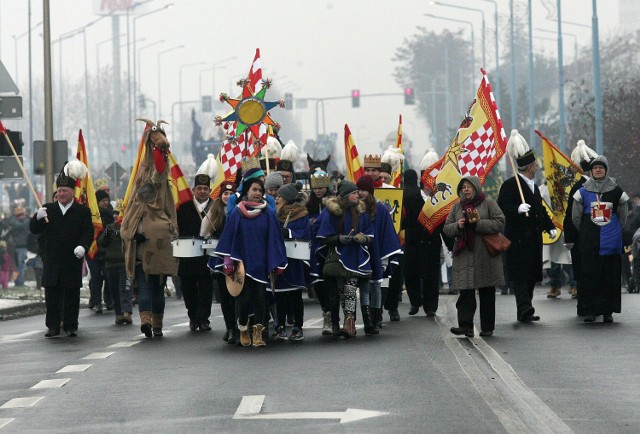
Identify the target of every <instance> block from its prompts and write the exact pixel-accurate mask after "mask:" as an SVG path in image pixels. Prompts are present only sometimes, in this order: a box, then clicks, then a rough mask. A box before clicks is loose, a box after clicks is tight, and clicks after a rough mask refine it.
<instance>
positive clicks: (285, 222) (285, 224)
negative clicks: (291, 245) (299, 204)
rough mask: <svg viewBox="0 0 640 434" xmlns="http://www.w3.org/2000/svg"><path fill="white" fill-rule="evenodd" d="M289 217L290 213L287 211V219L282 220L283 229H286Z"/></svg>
mask: <svg viewBox="0 0 640 434" xmlns="http://www.w3.org/2000/svg"><path fill="white" fill-rule="evenodd" d="M289 217H291V211H289V214H287V218H286V219H285V220H284V225H282V227H283V228H284V229H286V228H287V225H288V224H289Z"/></svg>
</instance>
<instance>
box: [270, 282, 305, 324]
mask: <svg viewBox="0 0 640 434" xmlns="http://www.w3.org/2000/svg"><path fill="white" fill-rule="evenodd" d="M276 306H277V307H276V312H277V315H278V324H279V325H281V326H283V325H285V324H286V320H287V314H289V313H290V312H289V309H282V307H283V306H288V307H290V308H291V310H292V312H291V313H293V318H294V324H293V325H294V327H298V328H302V323H303V318H304V302H303V301H302V289H296V290H295V291H281V292H276Z"/></svg>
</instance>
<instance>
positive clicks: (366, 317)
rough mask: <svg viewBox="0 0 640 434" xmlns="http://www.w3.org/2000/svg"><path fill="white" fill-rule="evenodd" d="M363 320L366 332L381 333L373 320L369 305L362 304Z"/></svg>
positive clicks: (367, 333) (369, 333)
mask: <svg viewBox="0 0 640 434" xmlns="http://www.w3.org/2000/svg"><path fill="white" fill-rule="evenodd" d="M361 309H362V322H364V334H366V335H377V334H378V333H380V332H379V331H378V327H376V325H375V324H374V323H373V322H372V321H371V311H370V307H369V306H361Z"/></svg>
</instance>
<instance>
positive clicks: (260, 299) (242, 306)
mask: <svg viewBox="0 0 640 434" xmlns="http://www.w3.org/2000/svg"><path fill="white" fill-rule="evenodd" d="M183 291H184V289H183ZM266 305H267V301H266V296H265V284H264V283H260V282H257V281H255V280H253V279H252V278H250V277H248V276H247V277H245V280H244V287H243V288H242V292H241V293H240V295H238V296H237V297H236V312H238V323H239V324H240V325H243V326H245V325H247V324H248V322H249V313H250V312H253V314H254V320H253V322H254V324H262V325H265V320H266V318H265V308H266Z"/></svg>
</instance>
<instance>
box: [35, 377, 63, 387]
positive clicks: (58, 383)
mask: <svg viewBox="0 0 640 434" xmlns="http://www.w3.org/2000/svg"><path fill="white" fill-rule="evenodd" d="M69 380H71V378H58V379H55V380H42V381H40V382H39V383H37V384H35V385H33V386H31V387H30V389H55V388H58V387H62V386H64V385H65V384H67V383H68V382H69Z"/></svg>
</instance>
